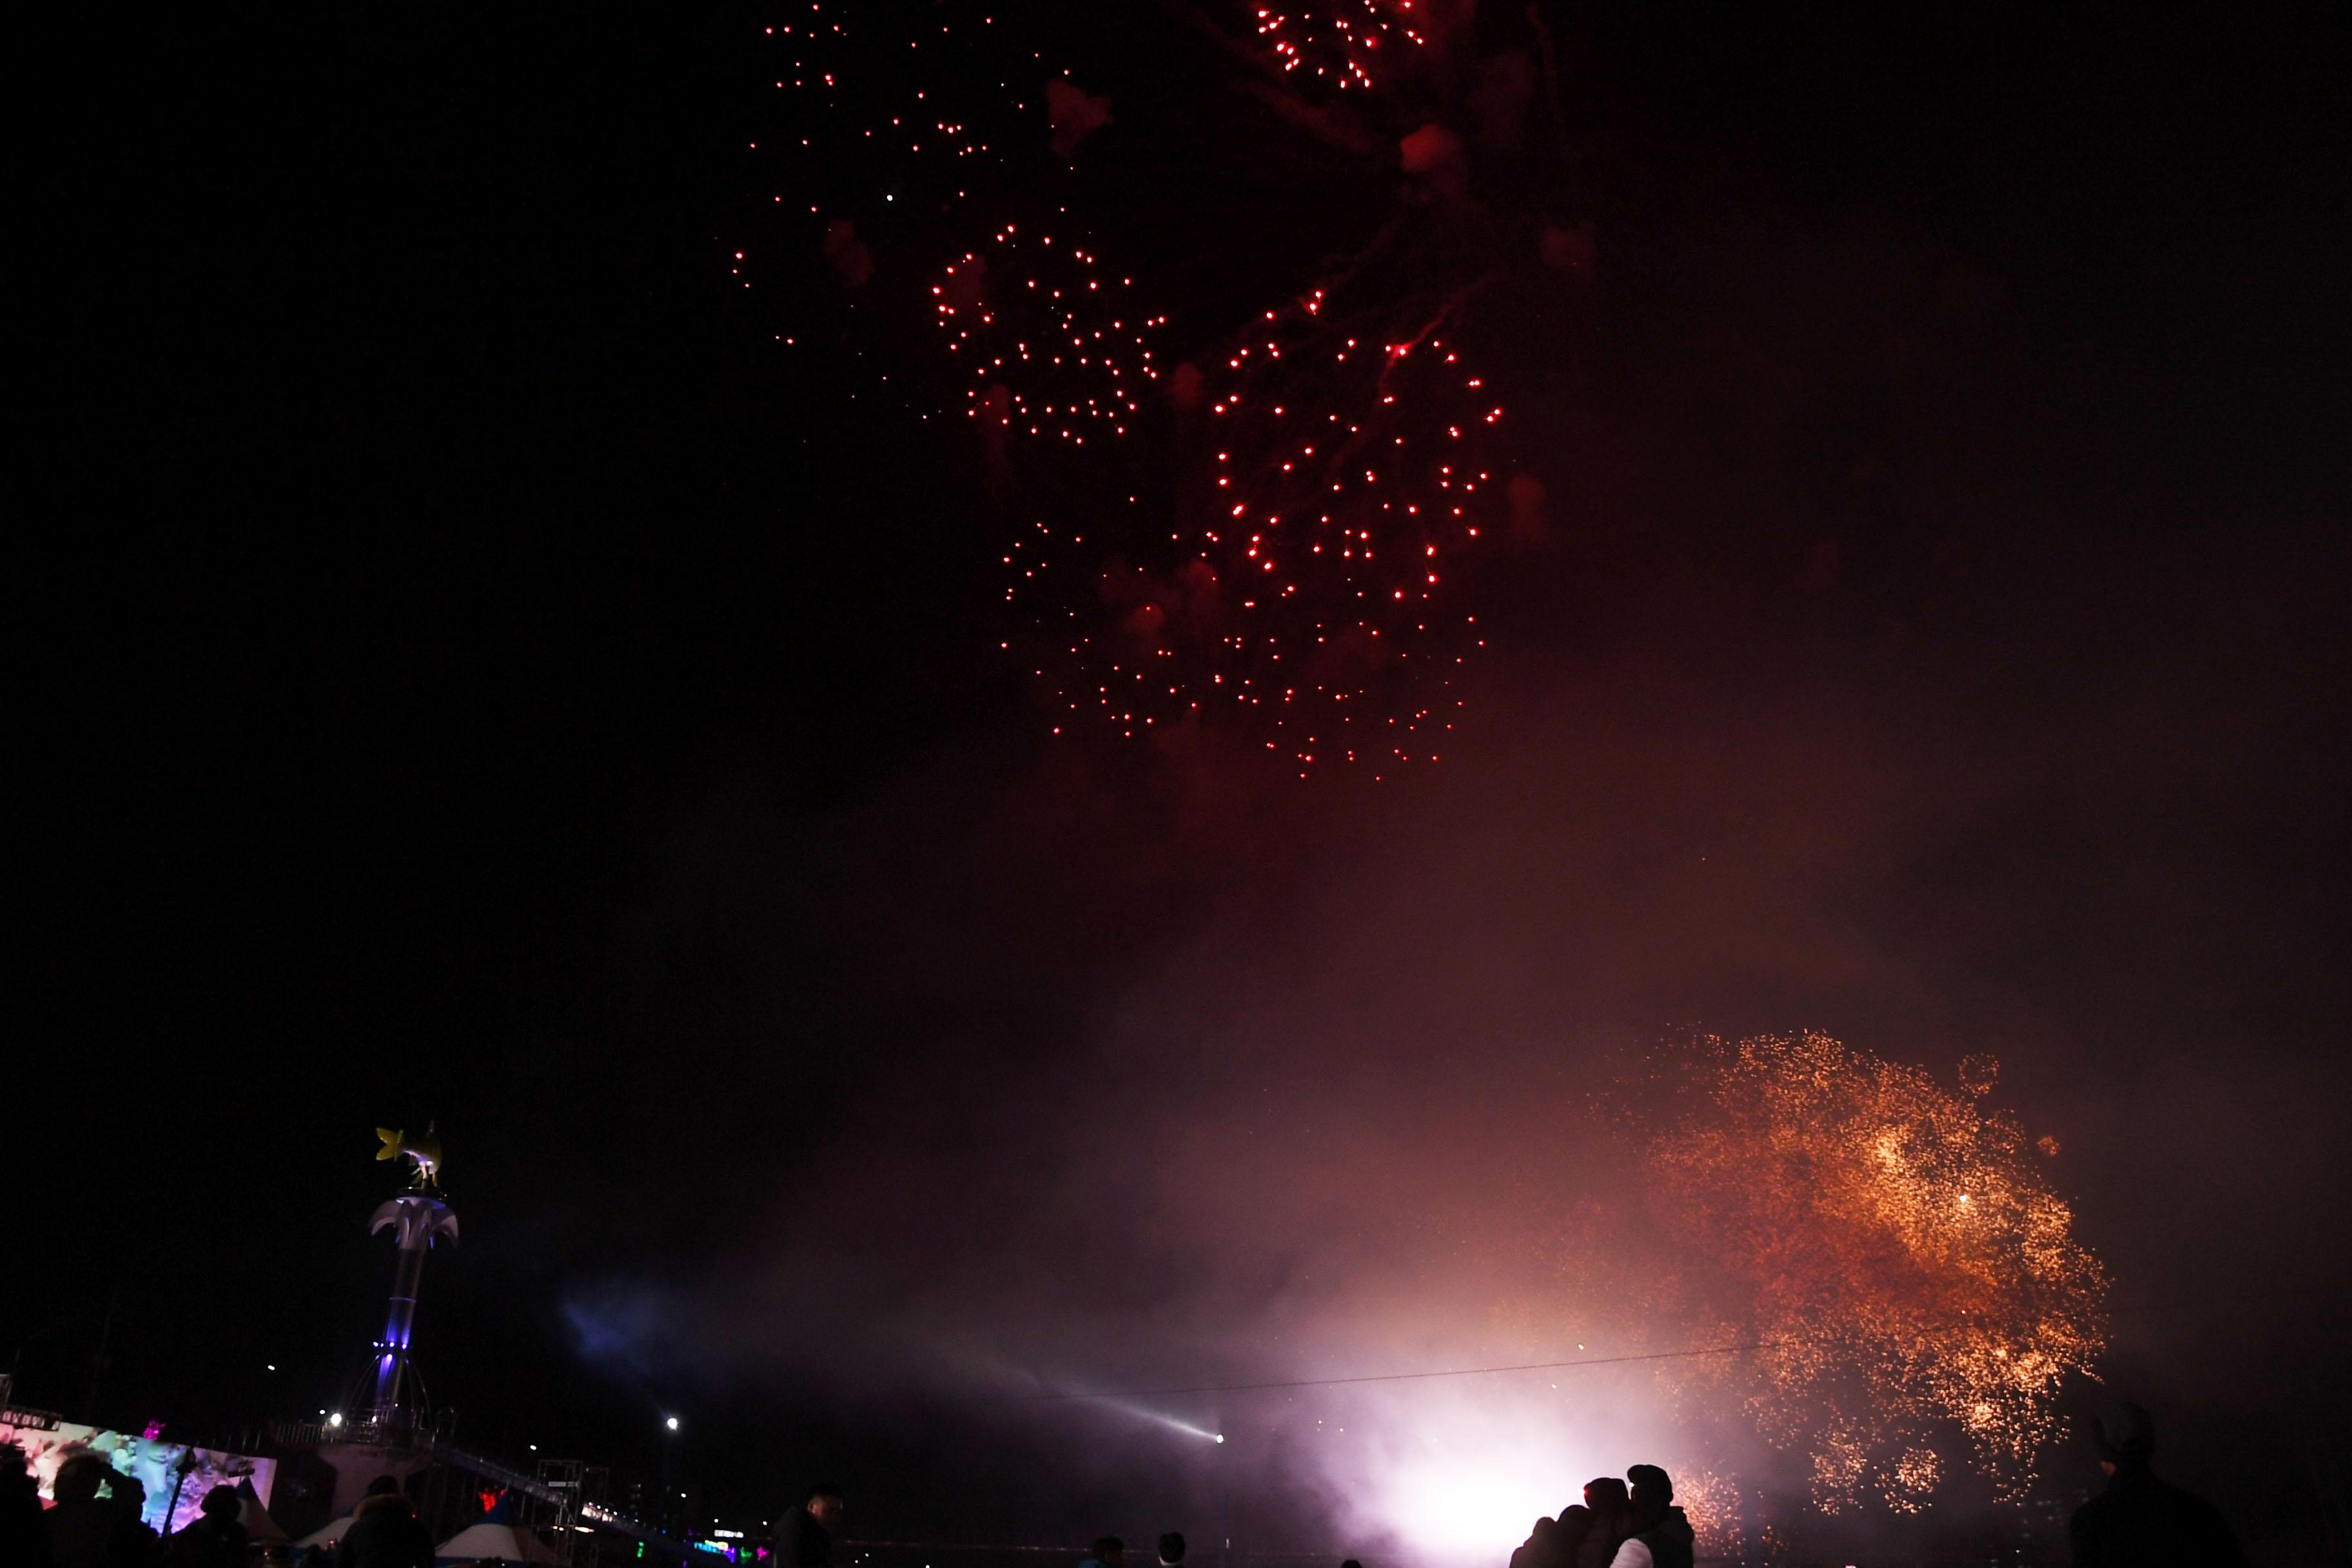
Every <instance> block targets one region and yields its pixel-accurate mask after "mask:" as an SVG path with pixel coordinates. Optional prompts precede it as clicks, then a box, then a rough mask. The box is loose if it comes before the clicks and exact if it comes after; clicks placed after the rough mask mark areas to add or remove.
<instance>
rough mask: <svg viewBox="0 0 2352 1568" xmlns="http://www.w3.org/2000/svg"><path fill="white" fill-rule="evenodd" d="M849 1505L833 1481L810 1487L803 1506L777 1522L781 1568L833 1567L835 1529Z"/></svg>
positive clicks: (778, 1557) (821, 1482) (802, 1502)
mask: <svg viewBox="0 0 2352 1568" xmlns="http://www.w3.org/2000/svg"><path fill="white" fill-rule="evenodd" d="M845 1506H846V1505H845V1503H844V1502H843V1500H842V1496H841V1489H840V1488H839V1487H837V1486H835V1485H834V1484H833V1483H832V1482H830V1481H819V1482H818V1483H817V1484H816V1485H814V1486H813V1487H811V1488H809V1489H808V1492H807V1495H806V1496H804V1497H803V1499H802V1500H801V1506H800V1507H798V1508H796V1509H792V1510H788V1511H787V1512H786V1513H785V1515H784V1517H783V1518H782V1520H780V1521H777V1527H776V1556H777V1559H778V1563H777V1568H833V1532H834V1530H835V1527H837V1526H838V1525H839V1524H840V1523H841V1515H842V1511H843V1510H844V1508H845Z"/></svg>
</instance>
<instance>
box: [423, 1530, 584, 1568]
mask: <svg viewBox="0 0 2352 1568" xmlns="http://www.w3.org/2000/svg"><path fill="white" fill-rule="evenodd" d="M433 1560H434V1561H435V1562H436V1563H553V1562H555V1561H556V1560H557V1559H556V1555H555V1553H554V1552H550V1551H549V1550H548V1549H547V1546H546V1544H545V1543H544V1542H541V1540H540V1539H539V1537H538V1536H536V1535H533V1534H532V1533H531V1532H530V1531H528V1530H519V1529H517V1528H516V1527H515V1526H513V1525H511V1524H488V1523H483V1524H469V1525H467V1527H466V1528H465V1529H463V1530H461V1531H458V1532H457V1534H455V1535H453V1536H451V1537H450V1538H449V1539H448V1540H446V1541H445V1542H442V1543H441V1544H440V1545H439V1546H438V1547H436V1548H435V1549H434V1552H433Z"/></svg>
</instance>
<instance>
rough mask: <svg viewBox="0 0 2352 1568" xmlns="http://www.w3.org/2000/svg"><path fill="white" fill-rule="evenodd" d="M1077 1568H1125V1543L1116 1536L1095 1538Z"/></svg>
mask: <svg viewBox="0 0 2352 1568" xmlns="http://www.w3.org/2000/svg"><path fill="white" fill-rule="evenodd" d="M1078 1568H1127V1542H1124V1541H1121V1540H1120V1539H1119V1538H1118V1536H1116V1535H1105V1536H1099V1537H1097V1539H1096V1541H1095V1544H1094V1549H1093V1550H1092V1551H1090V1552H1087V1556H1086V1559H1085V1561H1084V1562H1081V1563H1079V1564H1078Z"/></svg>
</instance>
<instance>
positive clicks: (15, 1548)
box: [0, 1443, 49, 1568]
mask: <svg viewBox="0 0 2352 1568" xmlns="http://www.w3.org/2000/svg"><path fill="white" fill-rule="evenodd" d="M0 1563H24V1564H26V1568H49V1532H48V1528H47V1525H46V1524H45V1523H44V1522H43V1521H42V1519H41V1489H40V1486H39V1483H37V1482H36V1481H35V1480H34V1479H33V1469H32V1467H31V1466H30V1465H29V1464H27V1463H26V1459H25V1450H24V1449H22V1448H20V1447H17V1446H16V1444H14V1443H0Z"/></svg>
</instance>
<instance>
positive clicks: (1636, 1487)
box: [1609, 1465, 1693, 1568]
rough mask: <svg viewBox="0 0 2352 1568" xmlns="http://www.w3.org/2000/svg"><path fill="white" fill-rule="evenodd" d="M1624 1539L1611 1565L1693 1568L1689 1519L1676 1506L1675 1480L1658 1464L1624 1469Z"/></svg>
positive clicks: (1620, 1566) (1638, 1567) (1617, 1566)
mask: <svg viewBox="0 0 2352 1568" xmlns="http://www.w3.org/2000/svg"><path fill="white" fill-rule="evenodd" d="M1625 1480H1626V1484H1627V1486H1628V1488H1629V1489H1630V1495H1629V1498H1628V1506H1627V1508H1626V1512H1625V1524H1626V1530H1625V1539H1624V1542H1622V1544H1621V1545H1619V1547H1618V1548H1617V1555H1616V1556H1614V1557H1612V1558H1611V1559H1610V1560H1609V1561H1610V1568H1691V1557H1692V1552H1691V1543H1692V1540H1693V1537H1692V1534H1691V1527H1690V1521H1689V1520H1688V1519H1686V1518H1685V1517H1684V1515H1683V1510H1680V1509H1678V1508H1675V1507H1674V1506H1673V1504H1674V1500H1675V1483H1674V1481H1673V1480H1672V1479H1670V1478H1669V1477H1668V1476H1667V1474H1666V1472H1665V1471H1664V1470H1662V1469H1660V1468H1658V1467H1657V1466H1655V1465H1635V1466H1633V1467H1632V1468H1629V1469H1628V1470H1627V1471H1626V1472H1625Z"/></svg>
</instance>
